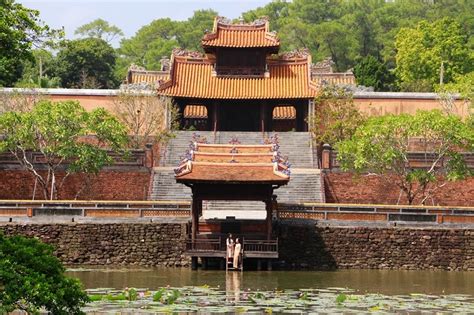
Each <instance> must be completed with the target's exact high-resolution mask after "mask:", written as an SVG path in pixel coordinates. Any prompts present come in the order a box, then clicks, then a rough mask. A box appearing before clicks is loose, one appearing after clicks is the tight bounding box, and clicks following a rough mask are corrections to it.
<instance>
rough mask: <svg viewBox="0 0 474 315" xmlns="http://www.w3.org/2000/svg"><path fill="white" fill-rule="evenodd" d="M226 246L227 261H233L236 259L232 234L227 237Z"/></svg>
mask: <svg viewBox="0 0 474 315" xmlns="http://www.w3.org/2000/svg"><path fill="white" fill-rule="evenodd" d="M225 244H226V246H227V260H231V259H232V258H233V257H234V239H233V238H232V234H229V236H227V239H226V241H225Z"/></svg>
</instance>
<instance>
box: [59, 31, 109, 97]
mask: <svg viewBox="0 0 474 315" xmlns="http://www.w3.org/2000/svg"><path fill="white" fill-rule="evenodd" d="M115 59H116V57H115V51H114V49H113V48H112V47H111V46H110V45H109V44H107V42H105V41H104V40H102V39H98V38H86V39H77V40H71V41H68V42H66V43H65V44H64V45H63V46H62V47H61V49H60V50H59V52H58V55H57V60H56V67H55V71H54V72H55V74H56V75H57V76H58V77H60V78H61V82H62V86H63V87H65V88H102V89H110V88H115V87H116V86H117V82H116V80H115V77H114V67H115Z"/></svg>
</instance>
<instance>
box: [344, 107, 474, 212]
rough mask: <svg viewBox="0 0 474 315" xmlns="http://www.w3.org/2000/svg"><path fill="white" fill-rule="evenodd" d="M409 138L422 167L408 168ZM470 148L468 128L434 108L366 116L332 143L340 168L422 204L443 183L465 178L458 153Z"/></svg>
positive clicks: (472, 138) (473, 132)
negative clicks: (368, 175)
mask: <svg viewBox="0 0 474 315" xmlns="http://www.w3.org/2000/svg"><path fill="white" fill-rule="evenodd" d="M411 139H416V140H417V143H418V147H417V151H420V150H421V152H423V156H424V161H423V162H424V163H425V167H423V168H415V167H414V166H412V165H410V160H409V156H408V154H409V152H410V140H411ZM473 148H474V129H473V128H472V127H470V126H469V124H468V123H466V122H464V121H462V119H461V118H460V117H458V116H455V115H449V114H444V113H442V112H441V111H439V110H433V111H418V112H417V113H416V114H415V115H408V114H401V115H386V116H380V117H371V118H369V119H368V120H367V121H366V122H365V123H364V124H363V125H361V126H360V127H359V128H357V130H356V132H355V134H354V135H353V136H352V137H351V138H350V139H346V140H344V141H341V142H339V143H337V144H336V149H337V151H338V160H339V162H340V163H341V167H342V169H343V170H346V171H347V170H351V171H354V172H357V173H364V172H371V173H373V174H377V175H379V176H381V177H382V178H383V179H385V180H387V182H391V183H395V184H396V185H397V186H398V187H399V188H400V190H401V191H402V192H403V193H404V194H405V196H406V198H407V201H408V203H409V204H412V203H413V202H414V201H415V198H417V197H419V198H420V199H419V200H420V203H422V204H424V203H425V202H426V201H427V200H428V199H429V198H432V196H433V193H434V192H435V191H436V190H437V189H440V188H442V187H443V186H444V183H445V182H444V181H445V180H458V179H463V178H465V177H466V176H469V175H471V172H470V171H469V169H468V168H467V167H466V164H465V161H464V158H463V156H462V155H461V154H460V151H462V150H464V151H467V152H471V151H472V150H473Z"/></svg>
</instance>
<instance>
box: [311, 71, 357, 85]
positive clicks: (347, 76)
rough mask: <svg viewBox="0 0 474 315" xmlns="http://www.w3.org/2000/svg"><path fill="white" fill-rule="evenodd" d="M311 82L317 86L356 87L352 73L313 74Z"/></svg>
mask: <svg viewBox="0 0 474 315" xmlns="http://www.w3.org/2000/svg"><path fill="white" fill-rule="evenodd" d="M311 77H312V78H311V80H312V81H313V83H314V84H315V85H317V86H324V85H356V80H355V76H354V74H352V73H351V72H333V73H313V74H312V76H311Z"/></svg>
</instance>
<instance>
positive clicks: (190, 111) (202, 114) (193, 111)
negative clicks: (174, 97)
mask: <svg viewBox="0 0 474 315" xmlns="http://www.w3.org/2000/svg"><path fill="white" fill-rule="evenodd" d="M183 116H184V118H194V119H204V118H207V108H206V106H203V105H187V106H186V107H185V108H184V114H183Z"/></svg>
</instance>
